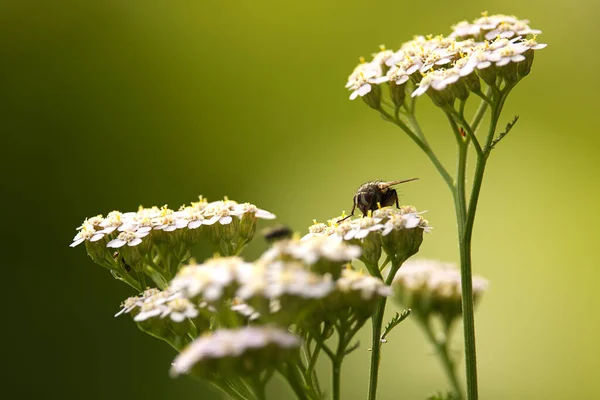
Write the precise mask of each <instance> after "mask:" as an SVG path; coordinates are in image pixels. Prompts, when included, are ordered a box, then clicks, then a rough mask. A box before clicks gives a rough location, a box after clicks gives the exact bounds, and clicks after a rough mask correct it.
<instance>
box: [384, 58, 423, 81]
mask: <svg viewBox="0 0 600 400" xmlns="http://www.w3.org/2000/svg"><path fill="white" fill-rule="evenodd" d="M417 69H418V68H416V66H415V71H416V70H417ZM413 73H414V71H413ZM410 75H411V74H410V73H409V72H408V70H406V69H405V68H404V65H403V63H400V64H396V65H394V66H392V67H391V68H390V69H389V70H388V72H387V74H386V76H387V78H388V80H389V81H390V82H394V83H395V84H396V85H402V84H403V83H406V82H407V81H408V79H409V78H410Z"/></svg>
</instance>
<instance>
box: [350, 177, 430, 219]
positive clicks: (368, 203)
mask: <svg viewBox="0 0 600 400" xmlns="http://www.w3.org/2000/svg"><path fill="white" fill-rule="evenodd" d="M417 179H419V178H412V179H406V180H403V181H391V182H383V181H371V182H367V183H363V184H362V185H361V186H360V187H359V188H358V190H357V191H356V194H355V195H354V199H353V202H354V204H353V205H352V211H351V212H350V215H348V216H347V217H346V218H350V217H352V216H353V215H354V210H356V207H358V209H359V210H360V211H362V213H363V216H366V215H367V214H368V213H369V210H370V211H375V210H377V209H378V208H379V207H387V206H391V205H394V203H396V207H397V208H400V204H399V203H398V192H396V189H392V186H395V185H399V184H401V183H406V182H412V181H416V180H417ZM346 218H344V219H343V220H345V219H346ZM343 220H340V221H339V222H341V221H343Z"/></svg>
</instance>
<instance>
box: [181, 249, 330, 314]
mask: <svg viewBox="0 0 600 400" xmlns="http://www.w3.org/2000/svg"><path fill="white" fill-rule="evenodd" d="M334 287H335V284H334V283H333V282H332V278H331V276H329V275H319V274H316V273H314V272H311V271H309V270H308V269H307V268H306V266H305V265H303V264H301V263H299V262H294V261H280V260H273V261H271V262H267V261H265V260H262V259H261V260H259V261H257V262H255V263H248V262H245V261H243V260H242V259H240V258H238V257H220V258H213V259H211V260H208V261H206V262H205V263H204V264H199V265H189V266H186V267H183V268H182V269H181V270H180V271H179V272H178V273H177V275H176V276H175V278H174V279H173V280H172V281H171V284H170V286H169V290H171V291H172V292H174V293H181V295H182V296H183V297H185V298H187V299H190V300H192V301H194V300H199V301H206V302H209V303H214V302H218V301H219V300H222V299H223V298H225V297H227V298H234V299H236V301H235V303H236V304H237V305H239V304H240V303H241V302H248V301H250V300H251V299H253V298H262V299H267V300H269V301H276V300H278V299H279V298H281V297H282V296H294V297H299V298H304V299H317V298H324V297H326V296H327V295H328V294H329V293H330V292H331V291H332V290H333V289H334ZM236 311H240V312H248V316H251V315H254V313H253V311H252V310H250V309H246V308H245V307H243V306H240V307H237V308H236ZM273 311H275V310H273Z"/></svg>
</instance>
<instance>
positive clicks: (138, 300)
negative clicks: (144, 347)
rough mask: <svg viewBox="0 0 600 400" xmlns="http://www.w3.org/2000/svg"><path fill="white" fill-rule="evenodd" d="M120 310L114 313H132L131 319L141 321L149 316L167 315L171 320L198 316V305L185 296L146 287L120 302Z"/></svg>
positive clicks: (159, 316)
mask: <svg viewBox="0 0 600 400" xmlns="http://www.w3.org/2000/svg"><path fill="white" fill-rule="evenodd" d="M121 307H122V308H121V310H120V311H119V312H118V313H117V314H115V317H118V316H119V315H122V314H127V313H133V314H134V317H133V320H134V321H136V322H142V321H145V320H147V319H149V318H160V319H163V318H166V317H169V318H170V319H171V321H173V322H183V321H184V320H186V319H187V318H196V317H197V316H198V307H197V306H196V305H194V304H193V303H192V302H190V301H189V300H188V299H186V298H182V297H181V296H179V294H177V293H175V292H173V291H171V290H169V289H167V290H164V291H160V290H158V289H147V290H146V291H144V292H143V293H142V294H141V295H140V296H136V297H130V298H128V299H127V300H125V301H124V302H123V304H121Z"/></svg>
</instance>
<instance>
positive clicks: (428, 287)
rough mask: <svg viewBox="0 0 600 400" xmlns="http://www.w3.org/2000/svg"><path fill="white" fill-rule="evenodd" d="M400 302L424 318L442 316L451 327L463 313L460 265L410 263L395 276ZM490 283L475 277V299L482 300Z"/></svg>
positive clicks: (428, 261)
mask: <svg viewBox="0 0 600 400" xmlns="http://www.w3.org/2000/svg"><path fill="white" fill-rule="evenodd" d="M392 287H393V288H394V291H395V292H396V296H397V298H398V299H399V301H400V302H401V303H402V304H403V305H404V306H405V307H408V308H411V309H412V310H413V312H415V313H417V314H418V315H420V316H421V317H423V318H428V317H429V316H430V315H439V316H440V317H442V319H443V320H444V321H445V322H446V324H447V325H450V324H451V323H452V322H454V321H455V320H456V319H457V318H458V317H459V316H460V314H461V305H462V301H461V277H460V271H459V270H458V269H457V267H456V265H454V264H451V263H442V262H439V261H435V260H415V261H407V262H406V263H404V265H403V266H402V268H400V269H399V270H398V272H397V273H396V275H395V276H394V280H393V282H392ZM487 287H488V281H487V279H485V278H482V277H480V276H474V277H473V298H474V300H475V302H477V301H479V299H480V298H481V295H482V294H483V292H485V291H486V290H487Z"/></svg>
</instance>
